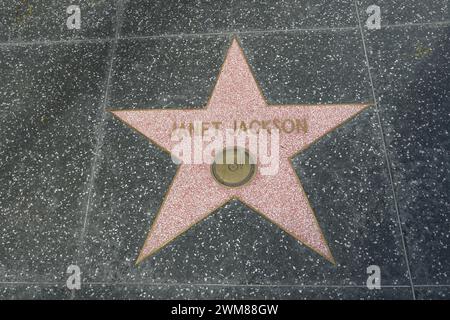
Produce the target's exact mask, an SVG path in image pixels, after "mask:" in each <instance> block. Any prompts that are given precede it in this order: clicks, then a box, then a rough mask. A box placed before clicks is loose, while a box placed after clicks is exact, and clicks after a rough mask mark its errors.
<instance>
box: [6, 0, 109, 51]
mask: <svg viewBox="0 0 450 320" xmlns="http://www.w3.org/2000/svg"><path fill="white" fill-rule="evenodd" d="M70 5H78V6H79V7H80V12H81V26H80V29H78V30H76V29H71V30H69V29H68V28H67V25H66V21H67V17H69V16H70V15H69V14H68V13H67V12H66V9H67V7H68V6H70ZM115 15H116V0H77V1H71V0H45V1H44V0H42V1H35V0H1V1H0V30H1V31H0V41H10V42H25V41H36V40H39V41H45V40H74V39H86V38H107V37H113V36H114V30H115V29H114V28H115Z"/></svg>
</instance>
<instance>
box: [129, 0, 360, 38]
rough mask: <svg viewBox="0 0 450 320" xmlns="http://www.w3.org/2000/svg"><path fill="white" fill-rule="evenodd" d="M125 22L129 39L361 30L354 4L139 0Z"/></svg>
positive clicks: (343, 1) (346, 1)
mask: <svg viewBox="0 0 450 320" xmlns="http://www.w3.org/2000/svg"><path fill="white" fill-rule="evenodd" d="M124 17H125V19H124V25H123V31H122V33H123V35H124V36H149V35H151V36H157V35H164V34H180V33H220V32H236V31H244V32H248V31H258V30H278V29H298V28H321V27H349V26H350V27H355V26H357V20H356V13H355V10H354V5H353V1H352V0H338V1H327V0H306V1H304V0H303V1H299V0H287V1H281V0H275V1H255V0H251V1H246V0H228V1H224V0H219V1H217V0H201V1H177V0H169V1H166V0H156V1H155V0H144V1H134V0H133V1H129V2H127V4H126V7H125V14H124Z"/></svg>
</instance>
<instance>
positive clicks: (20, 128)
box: [0, 43, 109, 282]
mask: <svg viewBox="0 0 450 320" xmlns="http://www.w3.org/2000/svg"><path fill="white" fill-rule="evenodd" d="M108 48H109V44H107V43H104V44H62V45H59V44H57V45H53V46H40V45H33V46H25V47H22V46H11V47H6V48H1V49H0V61H2V63H1V65H0V72H1V74H2V81H1V83H0V92H1V94H0V110H1V116H0V124H1V125H0V199H1V205H0V215H1V219H0V230H1V234H0V241H1V243H2V245H1V246H0V272H1V277H2V280H1V281H47V282H48V281H57V280H58V281H61V280H63V279H65V277H66V274H65V268H67V266H68V265H69V264H71V263H73V259H74V256H75V253H76V250H77V245H78V237H79V235H80V230H81V226H82V218H83V213H84V212H83V211H84V208H85V202H86V195H87V192H88V190H87V184H86V183H87V179H88V177H89V173H90V169H91V162H92V159H93V152H94V149H95V144H96V140H97V137H96V126H97V125H98V120H100V110H101V107H102V105H101V104H102V99H103V92H104V83H105V75H106V67H107V55H108Z"/></svg>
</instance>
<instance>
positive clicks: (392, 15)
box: [357, 0, 450, 28]
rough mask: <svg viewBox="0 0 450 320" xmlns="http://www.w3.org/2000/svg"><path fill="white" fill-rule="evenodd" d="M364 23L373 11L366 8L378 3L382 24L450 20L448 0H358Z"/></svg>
mask: <svg viewBox="0 0 450 320" xmlns="http://www.w3.org/2000/svg"><path fill="white" fill-rule="evenodd" d="M357 2H358V6H359V9H360V16H361V18H362V20H363V21H362V22H363V25H364V24H365V21H366V20H367V18H368V17H369V16H370V15H371V13H370V14H369V13H367V12H366V9H367V8H368V7H369V6H370V5H373V4H375V5H378V6H379V7H380V13H381V26H382V28H383V26H386V25H393V24H413V23H437V22H443V21H449V20H450V10H449V9H450V7H449V6H450V5H449V2H448V0H433V1H422V0H377V1H373V0H357Z"/></svg>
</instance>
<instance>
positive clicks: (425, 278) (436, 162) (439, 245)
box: [366, 26, 450, 285]
mask: <svg viewBox="0 0 450 320" xmlns="http://www.w3.org/2000/svg"><path fill="white" fill-rule="evenodd" d="M449 35H450V29H449V28H448V27H436V26H434V27H433V26H432V27H420V26H414V27H410V28H402V29H397V28H395V29H388V30H385V31H384V32H382V33H379V32H368V33H367V34H366V37H367V39H368V41H367V42H368V47H367V49H368V53H369V57H370V63H371V66H372V73H373V76H374V81H375V86H376V87H375V89H376V91H377V93H378V97H379V101H380V103H379V105H380V110H381V116H382V121H383V125H384V128H385V133H386V141H387V145H388V151H389V155H390V157H391V159H392V172H393V180H394V183H395V188H396V191H397V198H398V205H399V212H400V216H401V219H402V222H403V224H404V234H405V239H406V244H407V249H408V254H409V259H410V261H411V271H412V277H413V281H414V283H415V284H418V285H427V284H440V285H449V284H450V281H449V280H450V279H449V277H450V267H449V266H450V250H449V247H450V234H449V230H450V218H449V213H450V197H449V190H450V153H449V150H450V132H449V130H450V43H449V40H448V39H449Z"/></svg>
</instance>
